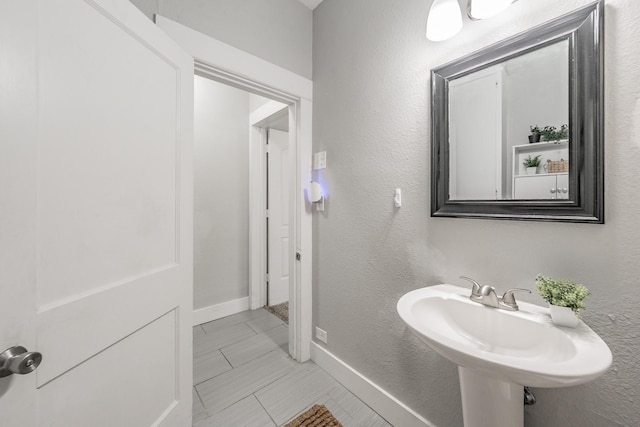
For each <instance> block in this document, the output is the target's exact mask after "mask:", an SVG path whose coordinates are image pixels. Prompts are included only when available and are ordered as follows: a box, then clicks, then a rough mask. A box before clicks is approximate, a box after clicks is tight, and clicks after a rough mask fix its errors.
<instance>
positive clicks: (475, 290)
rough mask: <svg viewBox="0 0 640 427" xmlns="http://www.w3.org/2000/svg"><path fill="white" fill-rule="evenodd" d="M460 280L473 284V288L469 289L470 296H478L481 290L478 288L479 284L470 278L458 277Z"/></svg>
mask: <svg viewBox="0 0 640 427" xmlns="http://www.w3.org/2000/svg"><path fill="white" fill-rule="evenodd" d="M460 278H461V279H464V280H468V281H470V282H471V283H473V288H472V289H471V295H477V296H480V289H481V288H482V286H480V283H478V282H476V281H475V280H473V279H472V278H470V277H466V276H460Z"/></svg>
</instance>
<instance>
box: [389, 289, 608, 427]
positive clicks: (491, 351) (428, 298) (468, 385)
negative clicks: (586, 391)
mask: <svg viewBox="0 0 640 427" xmlns="http://www.w3.org/2000/svg"><path fill="white" fill-rule="evenodd" d="M470 292H471V291H470V290H469V289H467V288H463V287H459V286H453V285H437V286H431V287H427V288H422V289H416V290H415V291H412V292H409V293H407V294H405V295H404V296H402V298H400V300H399V301H398V306H397V309H398V314H400V317H401V318H402V320H403V321H404V322H405V323H406V324H407V325H408V326H409V327H410V328H411V329H413V330H414V331H415V332H416V333H417V334H418V336H419V337H420V338H421V339H422V341H424V342H425V343H426V344H427V345H429V346H430V347H431V348H433V349H434V350H435V351H437V352H438V353H440V354H441V355H442V356H444V357H446V358H447V359H449V360H451V361H452V362H454V363H456V364H457V365H458V372H459V376H460V391H461V394H462V409H463V418H464V425H465V427H496V426H500V427H522V426H523V425H524V410H523V394H524V390H523V386H533V387H567V386H572V385H577V384H583V383H586V382H589V381H591V380H593V379H595V378H597V377H598V376H600V375H602V374H603V373H604V372H606V371H607V369H608V368H609V366H611V360H612V359H611V351H610V350H609V347H607V345H606V344H605V343H604V341H602V339H601V338H600V337H599V336H598V335H597V334H596V333H595V332H593V331H592V330H591V329H590V328H589V327H588V326H587V325H585V324H584V323H583V322H580V325H579V326H578V327H577V328H561V327H557V326H554V325H553V324H552V323H551V318H550V316H549V310H548V309H547V308H544V307H540V306H537V305H534V304H529V303H526V302H518V305H519V306H520V310H519V311H506V310H501V309H497V308H492V307H486V306H484V305H482V304H479V303H476V302H473V301H471V300H470V299H469V294H470Z"/></svg>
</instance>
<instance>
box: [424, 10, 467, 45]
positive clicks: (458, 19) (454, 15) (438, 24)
mask: <svg viewBox="0 0 640 427" xmlns="http://www.w3.org/2000/svg"><path fill="white" fill-rule="evenodd" d="M461 29H462V13H461V12H460V5H459V4H458V0H435V1H434V2H433V4H432V5H431V9H429V17H428V18H427V38H428V39H429V40H431V41H434V42H440V41H443V40H447V39H450V38H451V37H453V36H455V35H456V34H458V33H459V32H460V30H461Z"/></svg>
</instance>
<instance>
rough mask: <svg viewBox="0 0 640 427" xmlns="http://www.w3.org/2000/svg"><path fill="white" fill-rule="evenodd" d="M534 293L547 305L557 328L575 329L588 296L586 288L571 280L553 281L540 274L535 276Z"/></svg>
mask: <svg viewBox="0 0 640 427" xmlns="http://www.w3.org/2000/svg"><path fill="white" fill-rule="evenodd" d="M536 291H537V292H538V294H539V295H540V296H541V297H542V298H544V299H545V300H546V301H547V302H548V303H549V306H550V307H549V309H550V311H551V320H552V321H553V323H554V324H556V325H558V326H568V327H571V328H575V327H576V326H578V324H579V323H580V319H579V318H580V309H582V308H585V305H584V300H585V299H586V298H587V297H588V296H589V294H590V293H589V289H587V287H586V286H584V285H580V284H577V283H574V282H572V281H571V280H554V279H552V278H550V277H545V276H543V275H542V274H538V275H537V276H536Z"/></svg>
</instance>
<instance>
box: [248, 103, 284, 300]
mask: <svg viewBox="0 0 640 427" xmlns="http://www.w3.org/2000/svg"><path fill="white" fill-rule="evenodd" d="M285 108H286V109H287V110H288V113H289V114H291V112H290V110H291V107H290V106H288V105H286V104H285V105H284V106H283V104H282V103H281V102H278V101H269V102H267V103H266V104H264V105H262V106H260V107H258V108H257V109H256V110H255V111H253V112H251V114H250V115H249V139H250V141H249V143H250V144H251V145H250V147H249V157H250V160H249V221H250V224H249V242H250V243H249V248H250V255H249V256H250V261H249V263H250V278H249V280H250V283H249V305H250V308H251V310H256V309H258V308H260V307H264V306H265V305H266V304H267V289H266V282H267V281H266V275H267V268H268V265H267V259H268V258H267V253H268V252H269V248H268V245H267V243H268V238H267V236H268V233H269V231H268V227H267V222H266V221H265V216H266V215H265V209H266V206H267V198H268V191H267V182H268V179H267V170H266V167H265V163H266V155H267V150H266V145H267V128H266V127H264V126H261V122H264V121H265V120H266V119H268V118H269V117H271V116H273V115H274V114H278V113H279V112H281V111H282V110H284V109H285ZM289 255H291V254H289ZM290 281H291V279H290ZM289 294H290V295H289V298H291V292H289ZM290 305H291V304H290Z"/></svg>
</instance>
